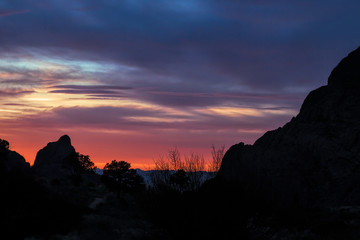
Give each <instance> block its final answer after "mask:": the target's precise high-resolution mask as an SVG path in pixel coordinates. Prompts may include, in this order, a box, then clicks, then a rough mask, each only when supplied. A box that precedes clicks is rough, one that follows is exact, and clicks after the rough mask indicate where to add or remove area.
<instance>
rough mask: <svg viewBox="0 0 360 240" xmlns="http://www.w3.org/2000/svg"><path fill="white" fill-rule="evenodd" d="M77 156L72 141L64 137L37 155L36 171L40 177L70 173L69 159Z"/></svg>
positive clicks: (51, 143) (49, 144)
mask: <svg viewBox="0 0 360 240" xmlns="http://www.w3.org/2000/svg"><path fill="white" fill-rule="evenodd" d="M72 154H75V148H74V147H73V146H72V145H71V139H70V137H69V136H68V135H64V136H62V137H60V138H59V140H58V141H56V142H50V143H48V144H47V145H46V147H44V148H43V149H41V150H40V151H39V152H38V153H37V154H36V159H35V162H34V166H33V168H34V170H35V171H36V173H37V174H39V175H53V176H54V174H55V175H62V174H64V173H66V172H67V171H68V169H67V164H68V163H67V158H68V157H69V156H70V155H72Z"/></svg>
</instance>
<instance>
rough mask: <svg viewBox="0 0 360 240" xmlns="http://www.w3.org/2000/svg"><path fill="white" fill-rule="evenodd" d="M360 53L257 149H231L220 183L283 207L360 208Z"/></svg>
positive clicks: (343, 63)
mask: <svg viewBox="0 0 360 240" xmlns="http://www.w3.org/2000/svg"><path fill="white" fill-rule="evenodd" d="M359 91H360V48H358V49H357V50H355V51H353V52H352V53H350V54H349V55H348V56H347V57H346V58H344V59H343V60H342V61H341V62H340V63H339V64H338V65H337V66H336V67H335V68H334V70H333V71H332V73H331V75H330V77H329V79H328V85H327V86H322V87H320V88H318V89H316V90H314V91H312V92H310V94H309V95H308V96H307V97H306V99H305V101H304V103H303V105H302V107H301V110H300V113H299V114H298V115H297V116H296V117H294V118H293V119H292V120H291V121H290V122H289V123H287V124H285V125H284V126H283V127H281V128H278V129H276V130H273V131H269V132H267V133H265V134H264V136H262V137H261V138H259V139H258V140H257V141H256V142H255V143H254V144H253V145H245V144H244V143H239V144H236V145H234V146H232V147H231V148H230V149H229V150H228V151H227V153H226V154H225V156H224V158H223V162H222V164H221V168H220V171H219V174H218V176H219V178H220V179H224V180H225V181H229V182H237V183H239V184H241V185H242V186H244V187H245V188H256V189H260V190H261V191H263V192H266V194H267V196H268V197H269V198H271V199H272V200H273V201H274V202H277V203H278V204H279V205H284V204H285V205H286V204H290V205H291V206H294V205H299V206H305V207H313V206H323V207H326V206H329V207H330V206H344V205H358V204H360V124H359V123H360V94H359Z"/></svg>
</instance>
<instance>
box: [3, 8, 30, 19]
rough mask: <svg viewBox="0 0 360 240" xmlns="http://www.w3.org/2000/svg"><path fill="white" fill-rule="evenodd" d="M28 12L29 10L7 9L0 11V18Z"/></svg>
mask: <svg viewBox="0 0 360 240" xmlns="http://www.w3.org/2000/svg"><path fill="white" fill-rule="evenodd" d="M28 12H30V10H29V9H25V10H9V9H0V17H6V16H13V15H17V14H24V13H28Z"/></svg>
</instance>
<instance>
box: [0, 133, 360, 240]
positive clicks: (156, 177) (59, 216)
mask: <svg viewBox="0 0 360 240" xmlns="http://www.w3.org/2000/svg"><path fill="white" fill-rule="evenodd" d="M9 152H10V150H9V143H8V142H6V141H4V140H1V148H0V153H1V155H0V156H1V158H0V160H1V161H0V163H1V165H0V166H1V168H0V171H1V174H0V188H1V193H2V195H1V196H2V197H1V204H0V211H1V224H0V226H1V234H2V236H6V239H74V240H75V239H85V240H86V239H105V240H106V239H255V240H262V239H264V240H265V239H314V240H322V239H350V240H351V239H359V237H360V235H359V232H360V231H359V225H360V209H356V208H342V209H322V208H311V209H310V208H308V209H306V208H300V207H298V206H297V207H296V206H286V207H284V206H279V205H277V204H276V203H274V202H271V201H270V200H269V198H268V196H269V193H267V192H266V191H265V190H264V189H256V188H249V186H246V187H244V186H241V185H239V184H230V183H228V182H223V181H222V180H221V179H219V178H216V177H215V178H210V179H208V180H207V181H205V182H203V183H201V184H199V185H197V184H198V183H199V179H198V176H199V175H201V174H202V173H201V172H196V171H195V167H193V171H192V172H189V171H185V170H184V169H186V168H187V169H189V168H188V167H186V164H185V162H181V160H179V158H178V157H179V156H178V155H177V153H176V152H177V150H176V149H173V150H171V151H169V155H168V156H167V157H166V158H163V160H164V159H167V160H166V161H164V162H163V163H166V162H167V164H170V165H171V162H172V164H177V166H178V169H172V170H171V168H172V167H170V169H167V170H166V169H162V170H160V169H159V170H157V171H153V173H152V175H151V179H152V181H153V183H152V185H151V186H145V184H144V180H143V178H142V177H141V176H140V175H139V174H137V172H136V171H135V170H134V169H132V168H131V165H130V164H129V163H127V162H125V161H115V160H114V161H112V162H111V163H108V164H107V165H106V166H105V168H104V171H103V174H102V175H98V174H96V173H95V170H96V169H95V167H94V164H93V163H92V162H91V160H90V158H89V157H88V156H86V155H82V154H79V153H76V154H72V155H69V156H68V158H66V159H65V161H64V163H66V166H64V168H65V169H67V170H66V172H65V173H64V172H61V173H62V174H59V173H56V172H54V173H53V174H45V175H41V174H40V175H39V173H41V171H37V170H36V169H32V168H30V167H29V168H19V167H12V168H11V169H9V168H8V167H6V164H8V162H9V158H8V156H10V155H9ZM174 152H175V153H176V154H175V155H174ZM170 156H173V158H172V157H170ZM174 159H178V160H179V161H178V162H177V163H174V162H173V161H172V160H174ZM190 159H191V157H189V158H188V160H187V161H188V162H187V164H189V163H190V162H191V161H190ZM192 159H193V160H196V161H197V160H199V158H198V157H196V156H195V155H193V157H192ZM196 161H195V162H196ZM195 162H194V161H193V162H192V163H191V164H190V165H192V166H194V163H195ZM198 166H199V165H198Z"/></svg>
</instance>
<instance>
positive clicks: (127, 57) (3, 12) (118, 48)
mask: <svg viewBox="0 0 360 240" xmlns="http://www.w3.org/2000/svg"><path fill="white" fill-rule="evenodd" d="M359 13H360V2H359V1H343V0H342V1H340V0H339V1H335V0H329V1H303V0H301V1H300V0H299V1H265V0H264V1H253V0H251V1H250V0H248V1H230V0H229V1H226V0H221V1H220V0H219V1H212V0H151V1H150V0H104V1H100V0H97V1H95V0H93V1H92V0H77V1H65V0H63V1H60V0H41V1H36V0H2V1H0V53H1V58H0V106H1V108H0V138H2V139H6V140H8V141H9V142H10V144H11V149H12V150H15V151H17V152H19V153H20V154H22V155H23V156H24V157H25V158H26V160H27V161H28V162H30V163H33V161H34V159H35V155H36V152H37V151H38V150H39V149H41V148H42V147H44V146H45V145H46V144H47V143H48V142H50V141H56V140H57V139H58V138H59V137H60V136H61V135H63V134H68V135H69V136H70V137H71V139H72V144H73V146H74V147H75V148H76V150H77V151H78V152H80V153H82V154H86V155H90V158H91V159H92V160H93V161H94V162H95V163H96V165H98V166H99V167H103V165H104V164H105V163H106V162H110V161H111V160H113V159H116V160H125V161H128V162H130V163H132V166H133V167H141V168H146V166H148V165H149V164H151V163H152V159H153V158H157V157H158V156H159V155H161V154H164V153H166V151H167V149H169V148H172V147H174V146H177V147H178V148H179V150H180V151H181V152H182V153H183V154H189V153H191V152H196V153H200V154H203V155H204V157H205V158H208V157H209V155H210V146H211V145H212V144H214V145H215V146H221V145H225V146H226V148H228V147H230V146H231V145H233V144H235V143H238V142H240V141H243V142H245V143H253V142H254V141H255V140H256V139H257V138H258V137H260V136H261V135H263V134H264V133H265V132H266V131H267V130H271V129H274V128H277V127H279V126H282V125H283V124H284V123H286V122H288V121H289V120H290V119H291V118H292V117H293V116H296V114H297V113H298V111H299V108H300V106H301V103H302V101H303V99H304V98H305V97H306V95H307V93H308V92H309V91H310V90H313V89H315V88H317V87H320V86H321V85H325V84H326V83H327V77H328V76H329V74H330V72H331V70H332V68H333V67H334V66H335V65H336V64H337V63H338V62H339V61H340V60H341V58H343V57H344V56H346V55H347V54H348V53H349V52H350V51H351V50H353V49H355V48H357V47H358V46H359V45H360V28H359V23H360V14H359Z"/></svg>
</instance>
